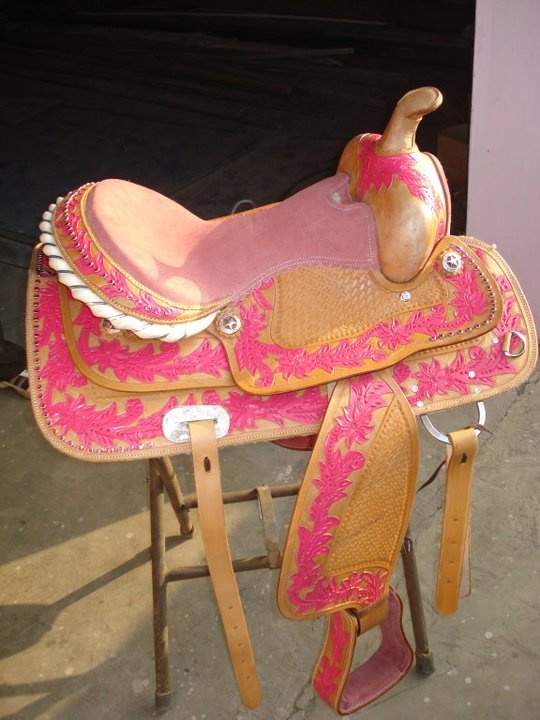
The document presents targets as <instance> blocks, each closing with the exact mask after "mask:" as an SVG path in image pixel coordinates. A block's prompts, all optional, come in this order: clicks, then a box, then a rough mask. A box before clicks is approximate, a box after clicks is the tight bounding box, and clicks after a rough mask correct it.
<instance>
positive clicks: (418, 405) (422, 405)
mask: <svg viewBox="0 0 540 720" xmlns="http://www.w3.org/2000/svg"><path fill="white" fill-rule="evenodd" d="M416 407H419V408H421V407H424V401H423V400H418V401H417V403H416Z"/></svg>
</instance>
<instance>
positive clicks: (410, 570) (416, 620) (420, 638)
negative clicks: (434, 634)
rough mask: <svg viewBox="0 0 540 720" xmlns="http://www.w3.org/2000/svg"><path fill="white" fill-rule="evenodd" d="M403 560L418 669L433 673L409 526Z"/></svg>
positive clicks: (433, 667)
mask: <svg viewBox="0 0 540 720" xmlns="http://www.w3.org/2000/svg"><path fill="white" fill-rule="evenodd" d="M401 560H402V562H403V571H404V574H405V584H406V586H407V596H408V598H409V607H410V608H411V621H412V626H413V633H414V642H415V657H416V669H417V671H418V672H420V673H422V674H423V675H431V674H432V673H433V672H434V671H435V666H434V664H433V653H432V652H431V649H430V647H429V640H428V635H427V628H426V619H425V616H424V605H423V602H422V591H421V588H420V578H419V576H418V567H417V564H416V555H415V552H414V543H413V540H412V537H411V532H410V528H407V533H406V535H405V539H404V540H403V546H402V548H401Z"/></svg>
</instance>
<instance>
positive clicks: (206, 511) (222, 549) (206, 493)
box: [189, 420, 262, 708]
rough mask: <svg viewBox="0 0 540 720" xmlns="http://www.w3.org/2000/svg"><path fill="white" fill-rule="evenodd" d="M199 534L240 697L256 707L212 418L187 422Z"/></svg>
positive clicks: (254, 673)
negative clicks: (197, 508)
mask: <svg viewBox="0 0 540 720" xmlns="http://www.w3.org/2000/svg"><path fill="white" fill-rule="evenodd" d="M189 432H190V435H191V446H192V448H193V468H194V474H195V484H196V487H197V497H198V502H199V520H200V526H201V535H202V539H203V543H204V548H205V551H206V561H207V563H208V568H209V571H210V577H211V579H212V585H213V588H214V592H215V595H216V600H217V604H218V608H219V612H220V615H221V620H222V622H223V628H224V631H225V636H226V638H227V644H228V646H229V652H230V655H231V661H232V665H233V669H234V673H235V676H236V682H237V683H238V688H239V690H240V695H241V697H242V701H243V702H244V704H245V705H246V706H247V707H249V708H255V707H257V705H259V703H260V702H261V699H262V693H261V689H260V686H259V679H258V677H257V670H256V668H255V660H254V658H253V651H252V649H251V642H250V639H249V633H248V629H247V626H246V620H245V617H244V610H243V608H242V601H241V600H240V595H239V593H238V586H237V584H236V580H235V577H234V570H233V566H232V562H231V555H230V551H229V542H228V539H227V530H226V528H225V514H224V511H223V503H222V495H221V474H220V468H219V456H218V449H217V445H216V435H215V429H214V421H213V420H197V421H196V422H191V423H190V424H189Z"/></svg>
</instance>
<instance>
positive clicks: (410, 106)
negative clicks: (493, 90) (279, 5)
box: [27, 89, 537, 714]
mask: <svg viewBox="0 0 540 720" xmlns="http://www.w3.org/2000/svg"><path fill="white" fill-rule="evenodd" d="M439 102H440V98H439V96H438V95H437V93H436V92H435V91H434V89H421V90H420V91H419V94H418V95H417V94H415V93H412V94H408V95H407V96H405V101H402V102H401V105H400V104H398V108H400V109H399V113H398V115H397V120H396V118H395V117H394V116H393V120H392V121H391V123H390V126H389V128H390V129H389V130H388V129H387V131H385V133H383V136H382V137H381V138H380V139H378V140H376V141H372V139H370V142H371V143H372V147H371V150H370V152H371V151H373V152H374V153H375V154H376V155H377V154H379V155H380V156H381V157H383V158H390V159H391V160H392V163H391V165H392V167H393V168H394V171H395V173H396V175H395V177H394V178H393V179H390V181H389V182H388V185H387V186H384V187H383V186H382V185H381V180H380V176H379V175H377V177H375V178H374V179H373V178H372V181H370V178H369V177H361V178H360V180H359V179H358V177H359V173H360V175H361V174H362V172H367V171H368V169H369V167H373V166H374V165H373V163H371V165H370V163H366V162H365V156H364V161H362V162H360V161H359V160H358V158H357V159H356V160H355V154H354V152H353V150H351V147H356V148H359V149H358V153H359V157H360V155H362V153H364V150H363V149H362V148H363V145H362V142H360V144H359V143H358V142H356V141H355V142H354V143H353V145H352V146H351V147H348V150H347V152H346V153H344V156H343V158H342V161H341V162H340V168H339V169H340V172H338V174H337V175H335V176H333V177H331V178H327V179H326V180H324V181H322V182H321V183H317V184H316V185H314V186H313V187H311V188H308V189H306V190H305V191H302V192H301V193H298V194H297V195H295V196H293V197H292V198H290V199H289V200H286V201H284V202H283V203H280V204H276V205H272V206H267V207H265V208H261V209H259V210H256V211H251V212H248V213H243V214H242V215H239V216H233V217H229V218H218V219H216V220H212V221H203V220H200V219H199V218H196V217H195V216H194V215H192V214H191V213H189V211H187V210H186V209H185V208H182V207H181V206H178V205H177V204H176V203H173V202H172V201H170V200H168V199H166V198H163V197H162V196H160V195H158V194H157V193H155V192H153V191H151V190H148V189H145V188H142V187H140V186H136V185H133V184H131V183H128V182H125V181H121V180H109V181H103V182H101V183H97V184H89V185H86V186H83V187H82V188H79V189H78V190H75V191H74V192H72V193H69V194H68V195H67V196H66V198H65V199H59V201H58V202H57V203H56V204H53V205H51V206H50V208H49V210H48V211H47V212H46V213H45V215H44V219H43V222H42V225H41V229H42V236H41V244H40V245H39V246H38V247H37V248H36V250H35V252H34V257H33V261H32V265H31V268H30V274H29V284H28V302H27V335H28V363H29V368H28V371H29V379H30V389H31V398H32V405H33V409H34V414H35V417H36V421H37V423H38V425H39V427H40V429H41V431H42V432H43V434H44V435H45V437H46V438H47V439H48V440H49V441H50V442H51V443H52V445H53V446H54V447H56V448H57V449H59V450H61V451H62V452H64V453H66V454H68V455H70V456H72V457H76V458H79V459H83V460H89V461H94V462H102V461H119V460H131V459H141V458H156V457H160V456H164V455H174V454H178V453H191V452H193V453H194V463H195V465H196V466H197V463H198V464H201V463H199V460H200V457H199V456H201V457H203V458H206V459H208V458H209V457H212V458H214V456H216V457H217V454H216V453H217V449H218V448H219V447H223V446H227V445H236V444H241V443H251V442H258V441H266V440H273V441H283V440H285V439H290V438H305V437H307V436H316V440H314V442H313V443H311V445H312V450H311V458H310V462H309V463H308V466H307V469H306V473H305V476H304V479H303V482H302V486H301V489H300V491H299V494H298V498H297V501H296V505H295V509H294V512H293V517H292V521H291V524H290V528H289V533H288V538H287V542H286V545H285V550H284V553H283V560H282V566H281V572H280V579H279V583H278V605H279V608H280V610H281V612H282V613H283V614H284V615H285V616H286V617H289V618H291V619H297V620H300V619H304V620H307V619H312V618H315V617H318V616H320V615H323V616H326V617H327V618H328V631H327V635H326V638H325V641H324V644H323V649H322V651H321V654H320V656H319V659H318V661H317V663H316V668H315V671H314V674H313V683H314V686H315V688H316V689H317V691H318V693H319V695H320V696H321V697H322V698H323V699H324V700H325V701H326V702H327V703H328V704H329V705H330V706H331V707H332V708H333V709H334V710H335V711H336V712H338V713H343V714H345V713H349V712H352V711H354V710H356V709H358V708H359V707H361V706H363V705H364V704H365V703H366V702H369V701H370V700H372V699H374V697H377V696H378V694H380V693H381V692H384V691H385V690H386V689H388V688H389V687H390V686H392V685H393V684H395V682H397V681H398V680H399V679H400V678H401V677H402V676H403V674H404V673H405V672H406V671H407V669H408V667H409V665H410V662H411V660H412V653H411V651H410V648H409V646H408V643H407V642H406V640H405V639H404V637H403V631H402V628H401V602H400V601H399V598H398V597H397V595H396V594H395V592H393V590H392V589H391V587H390V581H391V576H392V570H393V568H394V565H395V563H396V560H397V556H398V554H399V550H400V547H401V543H402V541H403V537H404V534H405V530H406V527H407V524H408V521H409V518H410V514H411V509H412V504H413V497H414V493H415V485H416V474H417V467H418V438H417V430H416V422H415V419H416V418H417V417H418V416H424V415H426V414H427V413H433V412H437V411H441V410H447V409H451V408H454V407H458V406H461V405H464V404H468V403H476V402H480V401H483V400H485V399H487V398H489V397H492V396H495V395H498V394H500V393H502V392H505V391H507V390H510V389H511V388H514V387H517V386H518V385H519V384H521V383H522V382H524V381H525V380H526V379H527V377H528V376H529V375H530V373H531V372H532V370H533V368H534V366H535V364H536V359H537V339H536V334H535V328H534V323H533V320H532V317H531V313H530V310H529V307H528V305H527V302H526V300H525V298H524V296H523V293H522V291H521V288H520V286H519V284H518V282H517V280H516V278H515V277H514V275H513V273H512V271H511V270H510V268H509V267H508V265H507V264H506V262H505V261H504V259H503V258H502V257H501V256H500V254H499V253H498V252H497V251H496V250H495V248H494V247H493V246H490V245H487V244H486V243H484V242H482V241H480V240H477V239H474V238H470V237H462V236H460V237H456V236H452V235H449V234H448V222H449V205H448V202H447V197H446V195H445V184H444V182H443V180H442V179H441V176H440V172H439V170H438V169H436V171H435V170H433V168H436V165H435V164H434V163H433V162H432V161H431V160H429V159H428V160H426V159H425V158H424V156H423V154H420V153H419V151H418V150H417V148H416V145H415V143H414V130H415V128H416V125H417V124H418V122H419V120H420V119H421V117H422V114H425V112H429V111H431V109H434V106H436V105H437V103H439ZM400 113H401V114H400ZM403 113H405V115H403ZM396 128H397V129H396ZM398 131H399V132H401V133H402V135H403V136H404V141H403V143H402V144H403V147H402V148H401V150H400V149H399V148H398V149H397V150H396V148H395V143H396V142H397V141H396V133H397V135H399V132H398ZM361 137H364V136H361ZM377 138H379V136H377ZM379 142H380V143H381V144H380V145H378V144H377V143H379ZM373 143H375V144H373ZM401 161H402V162H401ZM426 162H428V163H429V168H430V169H429V170H426V169H425V168H426ZM355 163H356V164H355ZM375 165H376V163H375ZM412 166H415V168H416V169H415V172H417V173H418V174H420V175H421V176H422V177H423V178H424V179H425V183H424V187H425V188H428V189H429V188H431V190H430V192H427V191H426V192H425V193H424V194H423V199H420V198H419V197H417V196H414V197H413V195H412V193H410V192H409V191H408V190H407V192H409V196H410V197H409V200H410V203H409V204H410V207H409V208H408V209H407V202H406V201H407V195H406V193H405V191H404V189H403V188H405V189H407V188H408V187H409V186H408V185H407V182H406V181H407V179H410V177H411V167H412ZM403 167H404V168H405V169H404V170H403V172H401V170H400V168H403ZM400 173H401V174H400ZM351 183H352V184H353V185H355V186H358V187H360V185H361V186H362V187H363V188H364V189H365V188H371V189H370V190H369V192H367V191H366V194H365V196H364V197H363V198H361V199H360V200H359V199H358V197H357V196H355V195H354V193H351V192H350V187H351ZM359 183H360V184H359ZM396 189H397V190H396ZM379 193H382V194H383V196H384V202H382V201H381V202H380V203H379V202H374V198H377V197H379V199H380V196H379ZM361 200H362V201H361ZM430 203H431V205H430ZM381 208H384V211H383V210H382V209H381ZM392 208H394V209H395V217H396V218H398V219H399V223H401V224H400V235H399V237H401V238H402V244H403V247H404V248H405V251H404V255H403V257H404V258H405V259H404V265H403V266H404V267H405V268H406V269H405V271H404V275H405V276H406V279H403V278H397V277H396V274H395V273H394V271H393V269H392V268H393V267H394V266H395V263H394V260H395V259H396V257H398V256H399V253H400V252H401V251H400V249H399V248H398V249H395V248H394V251H393V258H392V262H389V260H388V257H389V248H391V247H394V240H393V236H392V233H388V227H389V226H388V225H385V224H384V222H383V215H384V212H386V213H388V212H389V211H390V210H392ZM381 213H383V215H381ZM419 215H420V217H421V219H420V220H418V222H416V221H414V218H415V217H416V218H417V219H418V216H419ZM405 217H407V218H408V220H407V221H405V219H404V218H405ZM418 228H421V230H420V231H419V230H418ZM389 243H390V244H389ZM390 254H391V255H392V253H390ZM411 258H412V259H411ZM398 260H399V258H398ZM397 265H398V266H399V265H400V262H398V263H397ZM208 419H212V420H213V421H215V422H214V423H210V424H208ZM195 428H197V429H196V434H195V435H194V434H193V433H195ZM201 428H203V429H204V432H203V431H202V430H201ZM460 432H461V433H463V434H459V435H454V434H452V435H451V436H450V438H447V440H448V442H449V444H450V447H451V449H450V450H449V453H448V460H447V471H448V478H447V499H446V508H445V515H444V526H443V541H442V544H441V555H440V567H439V578H438V591H437V600H436V602H437V607H438V609H439V610H440V611H441V612H443V613H444V614H448V613H449V612H452V611H453V610H454V609H455V607H456V606H457V601H458V597H459V593H460V587H461V586H463V585H464V584H465V585H466V582H464V576H465V574H466V570H465V566H466V557H465V556H466V553H467V549H466V547H467V537H468V531H467V528H468V526H469V523H470V507H469V502H468V497H469V494H470V478H471V472H472V461H473V458H474V455H475V452H476V435H477V432H478V429H476V430H475V429H466V430H464V431H460ZM201 435H202V436H203V438H204V439H203V441H202V444H203V449H202V451H201V450H200V444H201V439H200V436H201ZM195 438H196V440H195ZM201 453H202V454H201ZM456 458H457V460H456ZM464 458H468V460H467V462H463V459H464ZM201 467H203V468H204V463H202V464H201ZM201 472H203V473H204V472H205V471H204V469H203V470H202V471H201ZM214 482H218V481H216V480H215V478H214ZM456 488H457V490H456ZM456 495H457V504H456ZM201 512H202V510H201ZM452 513H453V514H454V515H453V516H452ZM447 515H448V518H449V519H448V520H447ZM451 516H452V517H451ZM456 518H457V520H459V522H457V524H456V522H455V520H456ZM202 520H203V518H202V516H201V521H202ZM205 523H207V519H206V520H205V522H204V523H202V525H204V524H205ZM454 526H455V527H454ZM456 533H457V534H456ZM203 541H205V546H206V539H205V532H204V530H203ZM449 548H450V549H451V550H450V551H449ZM452 548H457V550H455V549H452ZM207 552H209V553H210V550H208V549H207ZM452 553H453V554H452ZM456 553H457V554H456ZM209 564H210V561H209ZM211 574H212V571H211ZM218 591H219V588H217V589H216V592H217V595H218V598H219V592H218ZM220 610H222V608H220ZM222 618H223V622H224V625H225V626H226V627H227V621H226V614H225V613H223V611H222ZM375 626H378V627H380V628H381V632H382V636H383V642H382V644H381V648H380V650H379V651H378V652H377V653H375V655H374V656H373V658H372V659H371V660H370V661H368V662H367V663H364V664H363V665H362V666H360V667H359V668H356V669H355V670H353V671H352V672H351V664H352V659H353V654H354V645H355V643H356V638H357V635H358V634H359V632H365V631H366V630H368V629H370V628H371V627H375ZM231 657H232V658H233V661H234V659H235V655H234V651H233V649H232V648H231ZM250 667H251V666H250ZM237 679H238V683H239V687H240V691H241V694H242V697H243V698H244V701H245V702H246V704H248V705H249V706H251V707H253V706H255V705H256V704H257V703H258V702H259V700H260V692H259V690H258V687H254V686H253V684H252V683H253V680H246V679H245V678H243V677H242V673H241V672H240V671H239V672H238V673H237ZM366 688H371V689H370V690H366Z"/></svg>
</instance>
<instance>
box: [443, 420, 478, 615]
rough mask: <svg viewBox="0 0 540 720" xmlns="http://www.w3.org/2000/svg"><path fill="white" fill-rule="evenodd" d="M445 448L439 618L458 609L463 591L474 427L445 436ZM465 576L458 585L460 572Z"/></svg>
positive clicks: (468, 526) (475, 443)
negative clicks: (447, 441)
mask: <svg viewBox="0 0 540 720" xmlns="http://www.w3.org/2000/svg"><path fill="white" fill-rule="evenodd" d="M449 438H450V445H448V446H447V449H446V486H445V495H444V514H443V528H442V536H441V546H440V551H439V571H438V575H437V589H436V594H435V606H436V608H437V610H438V611H439V612H440V613H441V614H442V615H450V614H451V613H453V612H455V611H456V610H457V607H458V602H459V597H460V588H461V587H462V586H464V588H465V590H466V588H467V577H466V576H467V575H468V573H469V570H468V559H467V558H468V555H469V545H470V540H469V538H470V513H471V486H472V476H473V465H474V458H475V456H476V451H477V449H478V437H477V435H476V433H475V431H474V428H465V429H464V430H458V431H456V432H453V433H450V434H449ZM464 560H465V577H464V578H463V580H464V582H462V573H463V571H464Z"/></svg>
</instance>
